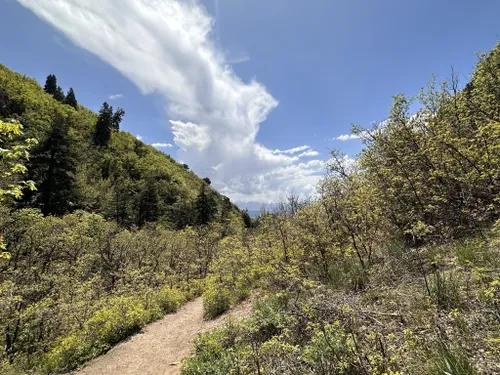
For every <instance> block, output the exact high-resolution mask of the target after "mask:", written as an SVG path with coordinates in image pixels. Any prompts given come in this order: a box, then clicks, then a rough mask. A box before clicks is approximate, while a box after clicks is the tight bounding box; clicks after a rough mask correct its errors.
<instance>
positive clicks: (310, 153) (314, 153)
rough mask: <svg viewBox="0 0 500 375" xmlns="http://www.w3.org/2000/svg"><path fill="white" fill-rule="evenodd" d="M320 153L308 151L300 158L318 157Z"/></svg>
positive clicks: (300, 155)
mask: <svg viewBox="0 0 500 375" xmlns="http://www.w3.org/2000/svg"><path fill="white" fill-rule="evenodd" d="M318 155H319V152H318V151H314V150H307V151H304V152H302V153H300V154H299V155H298V157H299V158H310V157H312V156H318Z"/></svg>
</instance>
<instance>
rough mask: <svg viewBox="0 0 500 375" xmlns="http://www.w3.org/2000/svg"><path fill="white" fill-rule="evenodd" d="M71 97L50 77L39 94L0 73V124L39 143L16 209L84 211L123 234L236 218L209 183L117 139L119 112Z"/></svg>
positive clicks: (123, 137) (121, 136) (146, 148)
mask: <svg viewBox="0 0 500 375" xmlns="http://www.w3.org/2000/svg"><path fill="white" fill-rule="evenodd" d="M59 84H62V85H64V86H67V87H69V86H70V85H71V82H59ZM77 97H78V93H75V92H74V91H73V89H72V88H69V90H68V91H67V94H66V95H65V94H64V92H63V90H62V88H61V87H60V86H59V85H58V82H57V78H56V77H55V76H54V75H49V76H48V77H47V82H46V84H45V88H43V87H41V86H40V85H39V84H38V82H37V81H36V80H35V79H32V78H30V77H27V76H25V75H22V74H19V73H16V72H13V71H12V70H10V69H8V68H7V67H5V66H3V65H0V112H1V113H0V118H4V119H9V120H10V119H15V120H17V121H18V122H19V123H20V124H21V125H22V126H23V132H24V136H25V137H29V138H34V139H36V140H37V141H38V145H37V146H36V147H34V148H32V150H31V151H30V154H31V156H30V161H29V162H28V163H27V165H26V167H27V168H28V171H29V172H28V174H29V178H30V179H31V180H33V181H34V183H35V186H36V187H37V190H36V191H33V192H30V191H25V192H24V193H25V194H24V197H23V200H22V201H21V203H18V207H19V206H21V207H34V208H40V209H41V211H42V212H43V213H44V214H54V215H63V214H66V213H69V212H73V211H76V210H85V211H88V212H92V213H99V214H101V215H103V216H104V217H105V218H106V219H108V220H114V221H116V222H118V223H119V224H120V225H121V226H125V227H132V226H137V227H141V226H143V225H144V224H145V223H147V222H160V223H162V224H164V225H167V226H168V227H171V228H173V229H175V228H176V229H179V228H184V227H186V226H187V225H196V224H207V223H208V222H210V221H212V220H214V219H221V220H224V219H227V216H228V215H229V214H230V213H231V214H232V215H236V216H239V210H238V209H237V207H236V206H235V205H233V204H232V203H231V202H230V201H229V199H228V198H226V197H224V196H222V195H220V194H218V193H217V192H216V191H215V190H213V189H212V188H210V187H209V185H210V180H209V179H207V178H205V179H201V178H199V177H198V176H196V175H195V174H194V173H193V172H192V171H190V170H189V166H187V165H185V164H180V163H177V162H176V161H175V160H174V159H173V158H172V157H171V156H170V155H166V154H164V153H163V152H161V151H158V150H156V149H155V148H154V147H152V146H150V145H147V144H145V143H143V142H142V141H140V140H139V139H137V138H136V137H134V136H133V135H132V134H130V133H127V132H124V131H120V130H119V125H120V121H121V119H122V117H123V116H124V115H125V112H124V111H123V110H122V109H116V110H115V111H114V110H113V108H112V107H111V106H109V105H108V104H107V103H104V104H103V106H102V108H101V110H100V112H99V114H96V113H94V112H92V111H90V110H89V109H87V108H85V107H84V106H82V105H81V104H78V103H77ZM49 170H50V172H49ZM221 215H222V216H224V217H221Z"/></svg>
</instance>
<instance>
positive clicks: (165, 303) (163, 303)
mask: <svg viewBox="0 0 500 375" xmlns="http://www.w3.org/2000/svg"><path fill="white" fill-rule="evenodd" d="M184 302H186V296H185V295H184V294H183V293H182V292H181V291H180V290H179V289H175V288H170V287H164V288H163V289H162V290H160V292H159V293H158V296H157V303H158V305H159V307H160V309H161V311H162V312H163V313H164V314H169V313H173V312H176V311H177V309H178V308H179V307H181V306H182V304H183V303H184Z"/></svg>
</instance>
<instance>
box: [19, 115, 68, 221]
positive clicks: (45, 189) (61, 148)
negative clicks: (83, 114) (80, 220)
mask: <svg viewBox="0 0 500 375" xmlns="http://www.w3.org/2000/svg"><path fill="white" fill-rule="evenodd" d="M68 131H69V124H68V119H67V118H65V117H63V116H62V115H60V114H56V116H55V119H54V121H53V124H52V129H51V131H50V133H49V135H48V137H47V139H46V140H45V142H43V143H42V144H40V146H39V147H38V149H36V150H35V152H34V156H33V159H32V163H31V166H30V168H28V170H29V171H30V174H32V179H33V180H34V181H35V184H36V187H37V191H36V192H34V194H27V195H31V198H32V204H33V205H34V206H35V207H39V208H40V209H41V210H42V213H43V214H44V215H51V214H52V215H63V214H65V213H67V212H69V211H71V209H72V204H73V203H74V201H75V198H76V194H75V177H74V173H75V171H76V159H75V158H74V156H73V153H72V151H71V147H70V139H69V135H68Z"/></svg>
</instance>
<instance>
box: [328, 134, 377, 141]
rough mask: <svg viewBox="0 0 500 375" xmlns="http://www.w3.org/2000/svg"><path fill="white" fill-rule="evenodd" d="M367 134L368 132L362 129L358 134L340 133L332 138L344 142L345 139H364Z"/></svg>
mask: <svg viewBox="0 0 500 375" xmlns="http://www.w3.org/2000/svg"><path fill="white" fill-rule="evenodd" d="M367 136H368V132H367V131H362V132H360V133H359V134H352V133H351V134H342V135H339V136H338V137H335V138H333V140H337V141H342V142H345V141H352V140H355V139H365V138H366V137H367Z"/></svg>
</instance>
